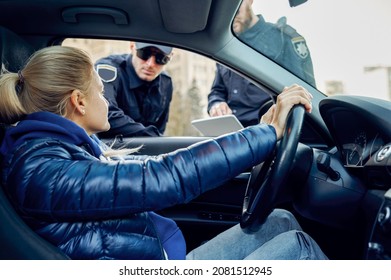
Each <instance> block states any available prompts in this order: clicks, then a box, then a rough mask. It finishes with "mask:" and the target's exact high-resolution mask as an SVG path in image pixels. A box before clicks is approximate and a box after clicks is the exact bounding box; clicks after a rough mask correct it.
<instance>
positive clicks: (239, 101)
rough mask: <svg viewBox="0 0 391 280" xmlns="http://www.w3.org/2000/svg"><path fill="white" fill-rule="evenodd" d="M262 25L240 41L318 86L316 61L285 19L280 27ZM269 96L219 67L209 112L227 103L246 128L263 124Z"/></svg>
mask: <svg viewBox="0 0 391 280" xmlns="http://www.w3.org/2000/svg"><path fill="white" fill-rule="evenodd" d="M258 17H259V20H258V22H257V23H256V24H255V25H254V26H253V27H251V28H250V29H248V30H246V31H245V32H243V33H241V34H240V35H239V38H240V39H241V40H243V41H244V42H246V43H248V44H249V45H250V46H252V47H254V48H255V49H257V50H258V51H259V52H261V53H263V54H264V55H266V56H267V57H269V58H270V59H272V60H274V61H276V62H277V63H279V64H280V65H282V66H284V67H285V68H286V69H288V70H290V71H291V72H292V73H294V74H296V75H297V76H298V77H300V78H302V79H303V80H305V81H306V82H308V83H309V84H311V85H315V79H314V73H313V66H312V60H311V56H310V53H309V50H308V48H307V44H306V41H305V39H304V38H303V37H302V36H301V35H300V34H298V33H297V32H296V30H295V29H293V28H292V27H291V26H289V25H287V24H286V19H285V18H281V19H280V20H279V21H278V23H277V24H274V23H270V22H266V21H265V20H264V18H263V17H262V16H261V15H259V16H258ZM270 98H271V97H270V96H269V94H267V93H266V92H265V91H264V90H262V89H260V88H258V87H256V86H255V85H253V84H252V83H250V82H249V81H248V80H247V79H244V78H242V77H241V76H239V75H238V74H236V73H234V72H232V71H231V70H229V69H227V68H226V67H224V66H222V65H217V67H216V75H215V80H214V82H213V84H212V88H211V92H210V93H209V95H208V112H209V111H210V109H211V108H212V106H213V105H215V104H216V103H219V102H226V103H227V104H228V106H229V107H230V108H231V110H232V111H233V114H234V115H236V117H237V118H238V119H239V121H240V122H241V123H242V124H243V125H244V126H248V125H253V124H255V123H257V122H259V109H260V107H261V105H262V104H263V103H264V102H265V101H267V100H270Z"/></svg>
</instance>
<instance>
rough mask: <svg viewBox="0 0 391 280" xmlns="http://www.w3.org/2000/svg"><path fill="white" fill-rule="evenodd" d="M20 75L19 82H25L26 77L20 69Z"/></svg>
mask: <svg viewBox="0 0 391 280" xmlns="http://www.w3.org/2000/svg"><path fill="white" fill-rule="evenodd" d="M18 77H19V84H24V77H23V74H22V70H19V71H18Z"/></svg>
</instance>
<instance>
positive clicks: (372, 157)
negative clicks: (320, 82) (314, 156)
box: [320, 96, 391, 190]
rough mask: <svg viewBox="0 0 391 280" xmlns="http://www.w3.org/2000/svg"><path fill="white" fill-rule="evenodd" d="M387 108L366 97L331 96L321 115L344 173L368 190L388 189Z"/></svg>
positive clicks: (390, 140)
mask: <svg viewBox="0 0 391 280" xmlns="http://www.w3.org/2000/svg"><path fill="white" fill-rule="evenodd" d="M390 110H391V104H390V103H389V102H388V103H387V102H386V101H379V100H375V99H372V98H367V97H358V96H335V97H331V98H326V99H325V100H324V101H322V102H321V104H320V112H321V115H322V117H323V119H324V121H325V123H326V125H327V127H328V129H329V131H330V134H331V135H332V138H333V139H334V142H335V144H336V147H337V149H338V151H339V152H340V157H341V161H342V163H343V165H344V167H345V168H346V169H347V170H348V172H350V173H352V174H355V175H356V176H358V177H359V178H360V179H362V180H364V181H365V184H366V186H367V187H368V188H370V189H371V188H372V189H383V190H388V189H389V188H391V118H390V116H389V112H390Z"/></svg>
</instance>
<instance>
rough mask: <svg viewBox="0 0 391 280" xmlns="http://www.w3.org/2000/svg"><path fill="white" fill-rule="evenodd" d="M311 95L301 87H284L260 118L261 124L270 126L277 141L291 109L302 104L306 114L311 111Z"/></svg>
mask: <svg viewBox="0 0 391 280" xmlns="http://www.w3.org/2000/svg"><path fill="white" fill-rule="evenodd" d="M311 100H312V95H311V94H310V93H309V92H308V91H307V90H306V89H305V88H303V87H302V86H299V85H292V86H289V87H285V88H284V90H283V91H282V92H281V94H279V95H278V97H277V103H276V104H274V105H273V106H271V107H270V109H269V110H268V111H267V112H266V113H265V114H264V115H263V116H262V118H261V123H267V124H270V125H272V126H273V127H274V128H275V130H276V133H277V139H280V138H281V137H282V134H283V132H284V129H285V125H286V119H287V117H288V114H289V112H290V110H291V109H292V107H293V106H294V105H296V104H302V105H303V106H304V108H305V109H306V111H307V112H311V110H312V104H311Z"/></svg>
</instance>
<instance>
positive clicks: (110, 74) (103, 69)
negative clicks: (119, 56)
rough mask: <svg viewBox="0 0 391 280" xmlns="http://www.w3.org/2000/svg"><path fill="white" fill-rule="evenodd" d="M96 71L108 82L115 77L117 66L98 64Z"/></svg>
mask: <svg viewBox="0 0 391 280" xmlns="http://www.w3.org/2000/svg"><path fill="white" fill-rule="evenodd" d="M96 72H98V75H99V77H100V78H101V80H102V81H103V82H105V83H110V82H112V81H114V80H115V79H117V68H116V67H114V66H112V65H109V64H98V65H97V66H96Z"/></svg>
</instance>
